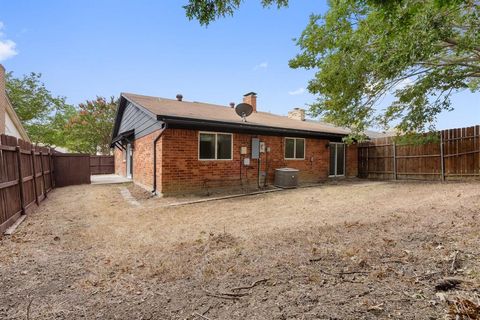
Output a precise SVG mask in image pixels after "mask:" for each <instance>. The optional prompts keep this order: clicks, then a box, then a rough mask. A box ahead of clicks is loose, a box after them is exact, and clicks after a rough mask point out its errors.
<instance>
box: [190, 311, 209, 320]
mask: <svg viewBox="0 0 480 320" xmlns="http://www.w3.org/2000/svg"><path fill="white" fill-rule="evenodd" d="M193 315H195V316H199V317H200V318H202V319H206V320H210V318H209V317H207V316H204V315H203V314H200V313H198V312H194V313H193Z"/></svg>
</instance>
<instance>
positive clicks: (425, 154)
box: [358, 126, 480, 180]
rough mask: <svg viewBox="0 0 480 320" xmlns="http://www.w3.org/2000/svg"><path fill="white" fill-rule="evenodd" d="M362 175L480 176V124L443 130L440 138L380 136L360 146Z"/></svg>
mask: <svg viewBox="0 0 480 320" xmlns="http://www.w3.org/2000/svg"><path fill="white" fill-rule="evenodd" d="M358 161H359V165H358V176H359V177H360V178H370V179H372V178H373V179H387V180H388V179H394V180H397V179H420V180H451V179H465V178H467V177H468V178H480V126H473V127H468V128H460V129H449V130H443V131H440V132H439V133H438V142H432V143H426V144H420V145H415V144H397V143H395V141H394V138H391V137H387V138H377V139H373V140H372V141H369V142H366V143H362V144H359V146H358Z"/></svg>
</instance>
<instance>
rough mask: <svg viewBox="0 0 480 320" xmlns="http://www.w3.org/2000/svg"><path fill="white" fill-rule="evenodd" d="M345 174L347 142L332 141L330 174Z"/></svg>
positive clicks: (335, 175) (334, 175) (332, 175)
mask: <svg viewBox="0 0 480 320" xmlns="http://www.w3.org/2000/svg"><path fill="white" fill-rule="evenodd" d="M344 175H345V144H344V143H335V142H330V176H331V177H337V176H344Z"/></svg>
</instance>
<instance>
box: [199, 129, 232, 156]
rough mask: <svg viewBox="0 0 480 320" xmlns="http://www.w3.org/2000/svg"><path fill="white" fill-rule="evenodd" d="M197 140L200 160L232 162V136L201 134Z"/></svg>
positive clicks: (228, 134) (226, 134)
mask: <svg viewBox="0 0 480 320" xmlns="http://www.w3.org/2000/svg"><path fill="white" fill-rule="evenodd" d="M198 140H199V141H198V148H199V151H198V158H199V159H200V160H232V143H233V140H232V134H230V133H211V132H201V133H200V135H199V138H198Z"/></svg>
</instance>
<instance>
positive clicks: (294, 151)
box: [285, 138, 305, 160]
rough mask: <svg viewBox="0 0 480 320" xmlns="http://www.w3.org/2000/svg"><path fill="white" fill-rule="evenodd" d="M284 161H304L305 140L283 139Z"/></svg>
mask: <svg viewBox="0 0 480 320" xmlns="http://www.w3.org/2000/svg"><path fill="white" fill-rule="evenodd" d="M285 159H297V160H303V159H305V139H303V138H285Z"/></svg>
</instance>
